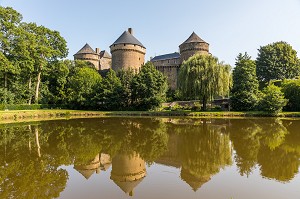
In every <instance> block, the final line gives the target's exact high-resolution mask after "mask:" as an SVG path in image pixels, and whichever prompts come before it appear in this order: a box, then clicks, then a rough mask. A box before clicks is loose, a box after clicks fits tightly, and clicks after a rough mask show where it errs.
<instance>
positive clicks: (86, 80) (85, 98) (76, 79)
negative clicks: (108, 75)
mask: <svg viewBox="0 0 300 199" xmlns="http://www.w3.org/2000/svg"><path fill="white" fill-rule="evenodd" d="M101 81H102V77H101V75H100V74H99V73H98V72H97V71H96V70H95V69H92V68H90V67H83V68H79V69H78V70H77V71H76V72H75V74H74V75H72V76H70V77H69V78H68V95H69V98H68V99H69V100H68V103H69V106H70V107H71V108H76V109H78V108H91V106H92V100H91V99H92V98H93V96H94V95H95V88H96V86H97V85H99V84H101Z"/></svg>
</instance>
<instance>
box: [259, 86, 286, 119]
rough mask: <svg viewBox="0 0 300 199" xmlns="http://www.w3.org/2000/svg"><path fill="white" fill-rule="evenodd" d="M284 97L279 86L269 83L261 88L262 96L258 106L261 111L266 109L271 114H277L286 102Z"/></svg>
mask: <svg viewBox="0 0 300 199" xmlns="http://www.w3.org/2000/svg"><path fill="white" fill-rule="evenodd" d="M287 101H288V100H286V99H285V98H284V94H283V93H282V92H281V90H280V88H279V87H277V86H275V85H273V84H270V85H269V86H267V87H266V88H264V90H263V97H262V100H261V102H260V106H261V108H262V110H263V111H267V112H269V113H272V114H277V113H279V112H281V111H282V108H283V107H284V106H285V105H286V104H287Z"/></svg>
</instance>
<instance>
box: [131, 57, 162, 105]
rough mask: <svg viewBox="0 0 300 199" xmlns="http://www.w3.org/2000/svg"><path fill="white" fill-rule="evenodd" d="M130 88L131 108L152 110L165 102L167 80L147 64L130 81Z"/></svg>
mask: <svg viewBox="0 0 300 199" xmlns="http://www.w3.org/2000/svg"><path fill="white" fill-rule="evenodd" d="M131 88H132V104H133V106H135V107H136V108H137V109H140V110H149V109H154V108H156V107H158V106H160V104H161V103H162V102H164V101H165V100H166V92H167V90H168V84H167V78H166V77H165V76H164V75H163V74H162V73H161V72H160V71H158V70H156V69H155V67H154V65H153V64H152V63H151V62H147V63H146V64H145V65H143V66H142V67H141V71H140V72H139V73H138V74H137V75H135V76H134V78H133V79H132V82H131Z"/></svg>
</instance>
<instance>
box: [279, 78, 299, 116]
mask: <svg viewBox="0 0 300 199" xmlns="http://www.w3.org/2000/svg"><path fill="white" fill-rule="evenodd" d="M282 91H283V93H284V97H285V98H286V99H288V100H289V101H288V103H287V105H286V107H285V110H287V111H300V79H296V80H284V81H283V84H282Z"/></svg>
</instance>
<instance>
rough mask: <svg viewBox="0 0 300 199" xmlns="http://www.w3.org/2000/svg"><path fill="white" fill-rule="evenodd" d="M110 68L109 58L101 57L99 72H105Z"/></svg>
mask: <svg viewBox="0 0 300 199" xmlns="http://www.w3.org/2000/svg"><path fill="white" fill-rule="evenodd" d="M110 68H111V58H108V57H102V58H101V59H100V70H106V69H110Z"/></svg>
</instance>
